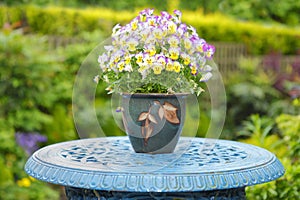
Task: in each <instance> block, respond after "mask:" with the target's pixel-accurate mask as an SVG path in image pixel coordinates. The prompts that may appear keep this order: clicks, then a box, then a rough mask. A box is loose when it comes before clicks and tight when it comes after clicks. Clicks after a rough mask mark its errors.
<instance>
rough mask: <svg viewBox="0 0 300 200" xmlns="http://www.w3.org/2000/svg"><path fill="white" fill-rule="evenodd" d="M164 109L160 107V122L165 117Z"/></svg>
mask: <svg viewBox="0 0 300 200" xmlns="http://www.w3.org/2000/svg"><path fill="white" fill-rule="evenodd" d="M164 113H165V112H164V109H163V107H161V106H160V108H159V110H158V116H159V118H160V120H162V118H163V117H164Z"/></svg>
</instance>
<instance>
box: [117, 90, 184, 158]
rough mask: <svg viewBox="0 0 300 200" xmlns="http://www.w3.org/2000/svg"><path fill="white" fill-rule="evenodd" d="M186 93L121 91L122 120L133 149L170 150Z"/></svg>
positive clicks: (176, 136) (178, 129)
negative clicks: (130, 92)
mask: <svg viewBox="0 0 300 200" xmlns="http://www.w3.org/2000/svg"><path fill="white" fill-rule="evenodd" d="M186 97H187V94H158V93H149V94H122V108H123V123H124V127H125V130H126V133H127V135H128V136H129V139H130V142H131V144H132V147H133V149H134V150H135V152H137V153H153V154H157V153H172V152H173V151H174V149H175V147H176V144H177V142H178V139H179V137H180V134H181V131H182V128H183V124H184V120H185V112H186V108H185V107H186V105H185V98H186Z"/></svg>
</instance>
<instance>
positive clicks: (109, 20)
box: [0, 6, 300, 54]
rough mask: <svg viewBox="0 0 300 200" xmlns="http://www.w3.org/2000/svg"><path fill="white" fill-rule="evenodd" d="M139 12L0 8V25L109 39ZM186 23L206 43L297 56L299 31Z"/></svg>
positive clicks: (219, 18) (205, 20) (193, 16)
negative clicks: (226, 43)
mask: <svg viewBox="0 0 300 200" xmlns="http://www.w3.org/2000/svg"><path fill="white" fill-rule="evenodd" d="M137 13H138V11H136V12H126V11H112V10H108V9H101V8H97V9H94V8H89V9H69V8H59V7H43V8H42V7H36V6H20V7H6V6H1V7H0V26H3V25H4V23H5V22H10V23H14V22H17V21H21V20H23V23H25V24H26V25H28V26H29V28H30V31H31V32H35V33H41V34H50V35H65V36H75V35H77V34H79V33H80V32H82V31H93V30H101V31H103V32H104V33H105V34H106V35H107V36H109V34H110V33H111V28H112V27H113V26H114V25H115V24H117V23H120V24H125V23H127V22H129V21H130V20H131V19H132V18H133V17H134V16H135V15H136V14H137ZM183 21H184V22H185V23H187V24H191V25H193V26H194V27H195V28H196V29H197V30H198V32H199V35H200V36H202V37H203V38H205V39H206V40H207V41H229V42H239V43H244V44H246V46H247V47H248V51H249V53H252V54H264V53H268V52H270V51H280V52H282V53H283V54H295V53H296V51H297V50H298V49H299V47H300V29H299V28H288V27H284V26H278V25H261V24H257V23H251V22H245V21H237V20H234V19H230V18H227V17H225V16H223V15H220V14H213V15H205V16H204V15H202V14H201V13H200V12H197V11H195V12H188V11H184V12H183Z"/></svg>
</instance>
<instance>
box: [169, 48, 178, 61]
mask: <svg viewBox="0 0 300 200" xmlns="http://www.w3.org/2000/svg"><path fill="white" fill-rule="evenodd" d="M169 51H170V52H169V53H170V58H171V59H172V60H177V59H178V57H179V51H178V49H176V48H170V49H169Z"/></svg>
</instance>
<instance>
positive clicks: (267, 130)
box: [242, 114, 300, 200]
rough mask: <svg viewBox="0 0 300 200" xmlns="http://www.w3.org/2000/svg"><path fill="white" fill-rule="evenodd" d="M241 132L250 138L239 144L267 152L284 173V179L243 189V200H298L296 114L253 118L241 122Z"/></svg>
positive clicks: (299, 143)
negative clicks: (246, 133) (245, 144)
mask: <svg viewBox="0 0 300 200" xmlns="http://www.w3.org/2000/svg"><path fill="white" fill-rule="evenodd" d="M271 130H272V131H271ZM276 130H277V131H278V132H276ZM243 131H246V132H248V133H249V134H250V138H248V139H246V140H242V141H243V142H246V143H250V144H254V145H257V146H260V147H263V148H266V149H268V150H270V151H271V152H273V153H274V154H276V156H277V157H278V158H279V160H280V161H281V162H282V164H283V166H284V168H285V170H286V172H285V174H284V176H283V177H281V178H279V179H277V180H276V181H272V182H269V183H265V184H260V185H255V186H252V187H247V198H248V199H255V200H275V199H276V200H286V199H291V200H294V199H298V198H299V195H300V159H299V155H300V154H299V152H300V151H299V150H300V115H289V114H280V115H278V116H277V117H276V118H275V119H274V118H268V117H265V116H258V115H253V116H251V117H250V118H249V120H247V121H245V123H244V129H243Z"/></svg>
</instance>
